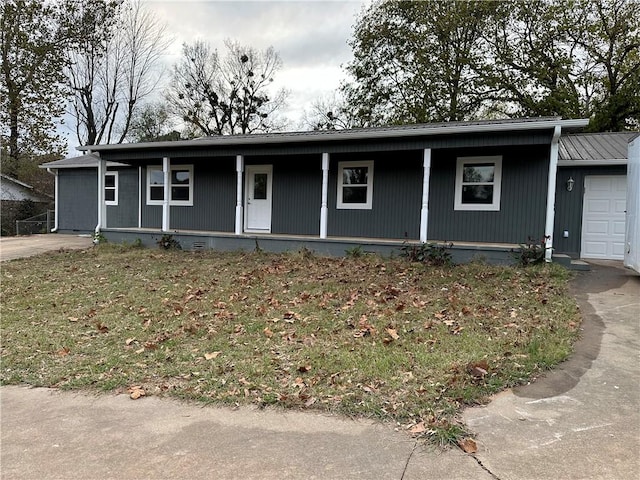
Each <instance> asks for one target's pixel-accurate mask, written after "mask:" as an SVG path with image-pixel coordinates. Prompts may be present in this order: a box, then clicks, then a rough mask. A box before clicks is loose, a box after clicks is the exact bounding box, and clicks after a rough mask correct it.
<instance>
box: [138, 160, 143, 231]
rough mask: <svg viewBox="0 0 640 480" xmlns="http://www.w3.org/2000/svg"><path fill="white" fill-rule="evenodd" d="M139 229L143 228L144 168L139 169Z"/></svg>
mask: <svg viewBox="0 0 640 480" xmlns="http://www.w3.org/2000/svg"><path fill="white" fill-rule="evenodd" d="M138 228H142V167H138Z"/></svg>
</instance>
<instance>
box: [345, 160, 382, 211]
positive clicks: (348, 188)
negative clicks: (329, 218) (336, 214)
mask: <svg viewBox="0 0 640 480" xmlns="http://www.w3.org/2000/svg"><path fill="white" fill-rule="evenodd" d="M372 204H373V161H360V162H338V198H337V203H336V208H340V209H354V210H356V209H360V210H371V208H372Z"/></svg>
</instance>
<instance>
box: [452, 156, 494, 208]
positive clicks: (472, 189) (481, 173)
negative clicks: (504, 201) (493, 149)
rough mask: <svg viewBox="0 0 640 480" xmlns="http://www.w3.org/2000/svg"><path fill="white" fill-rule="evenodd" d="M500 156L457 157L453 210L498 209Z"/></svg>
mask: <svg viewBox="0 0 640 480" xmlns="http://www.w3.org/2000/svg"><path fill="white" fill-rule="evenodd" d="M501 185H502V157H501V156H491V157H458V162H457V165H456V188H455V202H454V209H455V210H487V211H499V210H500V191H501Z"/></svg>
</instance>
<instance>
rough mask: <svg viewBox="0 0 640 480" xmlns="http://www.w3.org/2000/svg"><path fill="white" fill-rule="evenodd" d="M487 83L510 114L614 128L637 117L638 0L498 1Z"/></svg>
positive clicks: (639, 96)
mask: <svg viewBox="0 0 640 480" xmlns="http://www.w3.org/2000/svg"><path fill="white" fill-rule="evenodd" d="M500 7H501V9H502V13H503V14H502V15H500V16H498V17H496V22H495V26H494V30H493V32H492V35H490V36H489V37H488V38H489V41H490V43H491V45H492V51H493V55H494V59H495V63H494V66H493V70H492V75H491V76H490V77H489V78H488V80H487V81H488V82H495V85H497V86H498V88H499V89H500V91H501V92H502V95H501V97H500V98H501V99H502V101H503V105H504V104H505V103H506V104H507V105H508V106H509V108H507V109H506V110H505V113H508V114H510V115H512V116H538V115H540V116H545V115H560V116H562V117H566V118H575V117H591V124H590V129H592V130H595V131H601V130H621V129H624V128H629V127H632V126H633V125H634V124H635V125H636V126H637V125H638V119H639V118H640V108H639V107H640V93H639V89H638V87H637V86H638V85H639V84H640V58H639V56H638V55H639V52H640V50H639V48H640V4H638V3H635V2H630V1H628V0H566V1H562V2H544V1H533V2H517V3H515V4H514V3H512V2H511V3H503V4H500Z"/></svg>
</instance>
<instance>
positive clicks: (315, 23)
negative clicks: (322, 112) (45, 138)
mask: <svg viewBox="0 0 640 480" xmlns="http://www.w3.org/2000/svg"><path fill="white" fill-rule="evenodd" d="M367 3H368V2H366V1H357V0H351V1H326V0H325V1H308V0H297V1H193V0H168V1H165V0H148V1H147V2H146V5H147V6H148V8H149V9H150V10H152V11H153V12H154V13H155V14H156V15H157V16H158V18H159V19H160V20H161V21H163V22H166V24H167V26H168V30H169V31H170V32H171V34H172V35H173V37H174V42H173V44H172V46H171V48H170V49H169V51H168V52H167V57H166V62H167V63H168V64H173V63H174V62H175V61H177V60H178V59H179V55H180V50H181V47H182V44H183V43H192V42H194V41H196V40H205V41H208V42H209V43H210V44H211V45H212V46H213V47H215V48H218V49H219V50H223V48H224V40H225V39H227V38H230V39H232V40H236V41H238V42H239V43H240V44H242V45H248V46H252V47H254V48H258V49H265V48H267V47H269V46H273V48H274V49H275V50H276V51H277V52H278V53H279V54H280V57H281V58H282V62H283V68H282V70H281V71H280V72H279V74H278V75H276V79H275V80H276V81H275V82H274V87H277V88H285V89H287V90H288V91H289V92H290V97H289V109H288V110H287V112H284V114H285V115H286V116H287V117H290V119H291V122H292V124H294V125H295V124H297V122H298V120H299V116H300V114H301V113H302V110H303V109H305V108H308V107H309V106H310V104H311V102H312V101H313V100H314V99H316V98H317V97H319V96H321V95H325V94H328V93H331V92H333V91H334V90H336V89H337V87H338V86H339V84H340V81H341V80H342V79H343V78H344V73H343V70H342V68H341V66H342V65H344V64H346V63H347V62H348V61H349V59H350V58H351V49H350V47H349V45H348V44H347V41H348V40H349V38H350V37H351V34H352V26H353V24H354V23H355V19H356V16H357V14H358V13H359V12H360V11H361V9H362V7H363V5H365V4H367Z"/></svg>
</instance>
